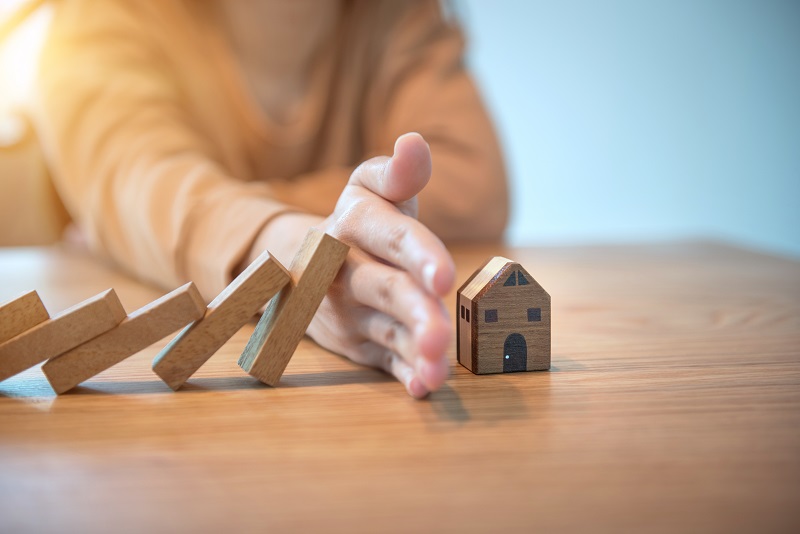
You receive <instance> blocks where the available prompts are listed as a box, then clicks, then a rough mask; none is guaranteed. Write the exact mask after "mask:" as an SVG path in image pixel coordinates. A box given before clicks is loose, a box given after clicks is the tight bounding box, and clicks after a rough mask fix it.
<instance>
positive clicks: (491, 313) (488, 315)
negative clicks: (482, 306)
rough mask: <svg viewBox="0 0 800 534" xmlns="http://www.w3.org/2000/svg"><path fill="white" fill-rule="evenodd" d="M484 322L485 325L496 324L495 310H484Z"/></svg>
mask: <svg viewBox="0 0 800 534" xmlns="http://www.w3.org/2000/svg"><path fill="white" fill-rule="evenodd" d="M485 320H486V322H487V323H496V322H497V310H486V312H485Z"/></svg>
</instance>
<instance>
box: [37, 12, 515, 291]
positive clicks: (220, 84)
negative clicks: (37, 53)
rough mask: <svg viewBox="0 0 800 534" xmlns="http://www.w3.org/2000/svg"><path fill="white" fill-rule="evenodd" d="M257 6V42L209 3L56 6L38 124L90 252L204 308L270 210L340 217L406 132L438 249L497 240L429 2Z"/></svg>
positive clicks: (459, 73) (487, 165)
mask: <svg viewBox="0 0 800 534" xmlns="http://www.w3.org/2000/svg"><path fill="white" fill-rule="evenodd" d="M265 4H267V5H266V6H262V7H265V9H259V10H257V11H258V12H259V15H260V16H261V17H263V27H264V32H265V35H266V37H267V38H264V39H262V38H261V37H259V36H258V32H254V31H253V27H252V26H250V27H249V29H243V31H242V32H239V31H238V29H237V16H236V15H235V14H234V16H231V13H225V12H223V10H222V9H221V7H220V5H218V4H216V3H215V2H212V1H205V2H203V1H185V2H184V1H180V0H159V1H158V2H152V1H133V0H103V1H92V0H70V1H69V2H57V3H56V15H55V18H54V21H53V24H52V27H51V32H50V36H49V39H48V42H47V44H46V46H45V49H44V52H43V55H42V63H41V68H40V75H39V85H38V99H37V106H36V109H35V121H36V126H37V131H38V133H39V135H40V138H41V140H42V144H43V147H44V150H45V153H46V156H47V159H48V162H49V164H50V166H51V168H52V169H53V173H54V179H55V182H56V186H57V189H58V190H59V193H60V194H61V196H62V198H63V199H64V201H65V204H66V206H67V208H68V209H69V211H70V213H71V214H72V216H73V218H74V219H75V221H76V222H77V223H78V225H79V226H80V227H81V228H82V229H83V230H84V233H85V234H86V236H87V238H88V241H89V244H90V246H91V247H92V249H93V250H95V251H97V252H98V253H101V254H104V255H106V256H108V257H110V258H112V259H113V260H114V261H116V262H117V263H119V264H120V265H122V266H123V267H125V268H126V269H128V270H129V271H130V272H132V273H134V274H135V275H137V276H139V277H141V278H143V279H146V280H150V281H153V282H155V283H158V284H160V285H163V286H166V287H174V286H177V285H178V284H180V283H182V282H183V281H185V280H193V281H195V282H196V283H197V284H198V286H199V287H200V289H201V291H202V292H203V294H204V296H205V297H206V298H211V297H213V296H215V295H216V294H217V293H218V292H219V291H220V290H221V289H222V288H223V287H224V286H225V285H226V284H227V283H228V282H229V281H230V279H231V276H232V271H233V269H234V268H235V266H236V265H237V264H238V263H239V262H240V261H241V260H242V258H243V256H244V254H246V252H247V251H248V249H249V247H250V246H251V244H252V242H253V240H254V238H255V236H256V235H257V233H258V232H259V231H260V229H261V228H262V227H263V225H264V224H267V223H268V221H269V220H270V219H271V218H273V217H274V216H275V215H277V214H279V213H282V212H285V211H307V212H312V213H318V214H322V215H326V214H328V213H330V212H331V211H332V209H333V206H334V204H335V202H336V199H337V197H338V195H339V192H340V191H341V190H342V188H343V186H344V185H345V183H346V181H347V178H348V176H349V174H350V172H351V171H352V169H353V168H354V166H355V165H357V164H358V163H359V162H361V161H363V160H364V159H367V158H369V157H371V156H373V155H378V154H391V150H392V146H393V143H394V140H395V138H396V137H397V136H398V135H400V134H402V133H405V132H408V131H418V132H420V133H421V134H422V135H424V136H425V138H426V139H427V140H428V142H429V143H430V144H431V150H432V154H433V161H434V170H433V177H432V179H431V182H430V184H429V186H428V187H427V188H426V190H425V191H424V192H423V194H422V195H421V198H420V219H421V220H422V221H423V222H424V223H425V224H427V225H428V226H429V227H430V228H431V229H432V230H433V231H434V232H436V233H437V234H438V235H440V236H441V237H442V238H443V239H445V240H448V239H449V240H452V239H482V238H495V237H498V236H499V235H500V233H501V232H502V229H503V227H504V225H505V221H506V217H507V192H506V182H505V175H504V169H503V165H502V159H501V155H500V150H499V148H498V145H497V142H496V140H495V136H494V133H493V132H492V127H491V124H490V121H489V119H488V117H487V115H486V113H485V111H484V109H483V107H482V105H481V102H480V99H479V96H478V94H477V92H476V90H475V87H474V85H473V83H472V81H471V80H470V78H469V76H468V75H467V73H466V72H465V70H464V67H463V64H462V52H463V40H462V36H461V33H460V32H459V30H458V29H457V28H456V27H455V26H453V25H452V24H451V23H449V22H448V21H447V20H446V19H445V18H444V17H443V15H442V13H441V11H440V9H439V5H438V3H437V2H435V1H416V2H395V1H370V0H350V1H343V2H339V3H336V4H335V9H329V7H330V6H327V7H326V9H325V11H327V13H325V18H324V20H320V18H319V17H320V16H321V15H320V14H319V13H318V12H317V11H315V10H313V9H304V10H303V9H292V8H291V5H292V2H280V1H277V0H272V1H267V2H265ZM240 15H241V13H239V16H240ZM240 24H241V23H240ZM248 36H249V38H248ZM271 77H273V78H274V79H275V80H277V82H276V84H274V86H273V85H271V84H270V83H269V82H270V79H271Z"/></svg>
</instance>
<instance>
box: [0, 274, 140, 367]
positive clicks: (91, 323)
mask: <svg viewBox="0 0 800 534" xmlns="http://www.w3.org/2000/svg"><path fill="white" fill-rule="evenodd" d="M124 318H125V309H124V308H123V307H122V303H120V301H119V298H117V294H116V293H115V292H114V290H113V289H109V290H108V291H105V292H103V293H100V294H99V295H96V296H94V297H92V298H90V299H87V300H85V301H83V302H81V303H80V304H76V305H75V306H73V307H72V308H69V309H67V310H64V311H63V312H61V313H59V314H58V315H56V316H55V317H53V318H52V319H48V320H47V321H44V322H42V323H39V324H38V325H36V326H34V327H33V328H31V329H30V330H27V331H26V332H23V333H22V334H20V335H18V336H16V337H14V338H11V339H9V340H8V341H6V342H5V343H3V344H0V381H2V380H5V379H6V378H9V377H11V376H14V375H15V374H17V373H21V372H22V371H24V370H25V369H28V368H30V367H33V366H34V365H36V364H37V363H40V362H43V361H45V360H47V359H49V358H53V357H55V356H58V355H59V354H63V353H64V352H67V351H68V350H72V349H74V348H75V347H77V346H78V345H80V344H82V343H86V342H87V341H89V340H90V339H93V338H95V337H97V336H99V335H100V334H102V333H103V332H107V331H109V330H111V329H112V328H114V327H115V326H117V325H118V324H119V323H120V321H122V320H123V319H124Z"/></svg>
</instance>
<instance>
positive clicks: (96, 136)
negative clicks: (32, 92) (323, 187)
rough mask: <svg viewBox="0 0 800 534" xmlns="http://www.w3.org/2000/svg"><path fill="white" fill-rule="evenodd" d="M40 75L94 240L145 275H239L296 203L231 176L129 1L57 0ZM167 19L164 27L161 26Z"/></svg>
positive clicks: (204, 278)
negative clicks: (268, 229)
mask: <svg viewBox="0 0 800 534" xmlns="http://www.w3.org/2000/svg"><path fill="white" fill-rule="evenodd" d="M56 8H57V10H58V12H57V14H56V17H55V18H54V22H53V26H52V28H51V34H50V38H49V41H48V44H47V45H46V48H45V51H44V53H43V58H42V68H41V72H40V76H39V87H38V89H39V93H40V94H39V109H38V110H37V111H38V112H37V114H36V122H37V130H38V133H39V135H40V138H41V140H42V144H43V147H44V149H45V152H46V155H47V157H48V160H49V163H50V167H51V169H53V171H54V180H55V182H56V186H57V188H58V190H59V192H60V194H61V196H62V198H63V199H64V201H65V203H66V205H67V206H68V208H69V210H70V212H71V213H72V215H73V217H74V218H75V220H76V222H77V223H78V224H79V225H80V226H81V228H82V229H83V230H84V231H85V233H86V235H87V237H88V241H89V244H90V246H91V248H92V249H93V250H94V251H95V252H98V253H101V254H103V255H106V256H109V257H111V258H112V259H113V260H114V261H115V262H117V263H118V264H119V265H122V266H123V267H125V268H126V269H128V270H129V271H132V272H133V273H134V274H136V275H137V276H139V277H140V278H143V279H146V280H149V281H152V282H155V283H158V284H159V285H163V286H167V287H174V286H176V285H179V284H180V283H182V282H183V281H185V280H187V279H191V280H194V281H195V282H196V283H197V285H198V286H199V287H200V289H201V291H202V292H203V294H204V296H205V297H206V298H211V297H213V296H214V295H215V294H216V293H217V292H218V291H220V290H221V289H222V288H223V287H224V286H225V285H226V284H227V283H228V281H229V280H230V278H231V275H232V271H233V270H234V268H235V266H236V265H237V264H238V263H239V262H240V261H241V259H242V257H243V256H244V255H245V254H246V253H247V251H248V250H249V248H250V246H251V245H252V242H253V239H254V238H255V236H256V235H257V233H258V232H259V230H260V229H261V228H262V227H263V226H264V225H265V224H266V223H267V221H269V220H271V219H272V218H273V217H275V216H276V215H278V214H280V213H284V212H286V211H287V210H289V209H290V208H289V207H287V206H286V205H284V204H281V203H279V202H276V201H275V200H274V199H273V197H272V192H271V190H270V188H269V187H268V186H267V185H265V184H254V183H246V182H242V181H240V180H234V179H232V178H231V173H230V171H229V167H228V166H226V165H225V164H224V163H223V160H224V158H223V156H222V154H221V153H220V150H219V147H217V146H215V145H214V144H213V143H211V142H210V141H209V140H208V139H206V138H204V137H203V136H202V134H200V133H198V132H199V130H198V129H197V128H195V127H193V122H192V120H193V119H192V116H191V113H189V112H188V110H187V108H186V107H185V106H186V102H185V98H184V95H182V94H181V91H180V88H179V87H178V86H177V84H176V83H175V81H174V80H173V78H172V76H171V75H170V70H169V69H170V65H169V64H168V63H167V61H166V60H165V58H164V57H163V55H162V53H161V52H160V50H159V47H158V46H157V44H156V42H155V40H154V38H153V37H152V35H151V32H154V31H158V30H159V29H158V28H155V29H154V28H150V27H148V25H147V23H146V22H147V20H148V18H147V17H144V16H140V13H138V12H137V11H136V10H141V9H145V8H142V7H141V6H138V5H137V6H134V5H133V3H131V4H128V3H127V2H90V3H83V2H80V1H74V0H73V1H71V2H59V3H58V4H56ZM162 30H163V28H162Z"/></svg>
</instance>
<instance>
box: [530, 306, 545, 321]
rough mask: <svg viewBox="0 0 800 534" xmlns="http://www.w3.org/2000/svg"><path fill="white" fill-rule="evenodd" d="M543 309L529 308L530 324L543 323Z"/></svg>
mask: <svg viewBox="0 0 800 534" xmlns="http://www.w3.org/2000/svg"><path fill="white" fill-rule="evenodd" d="M541 320H542V309H541V308H528V322H533V321H541Z"/></svg>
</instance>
